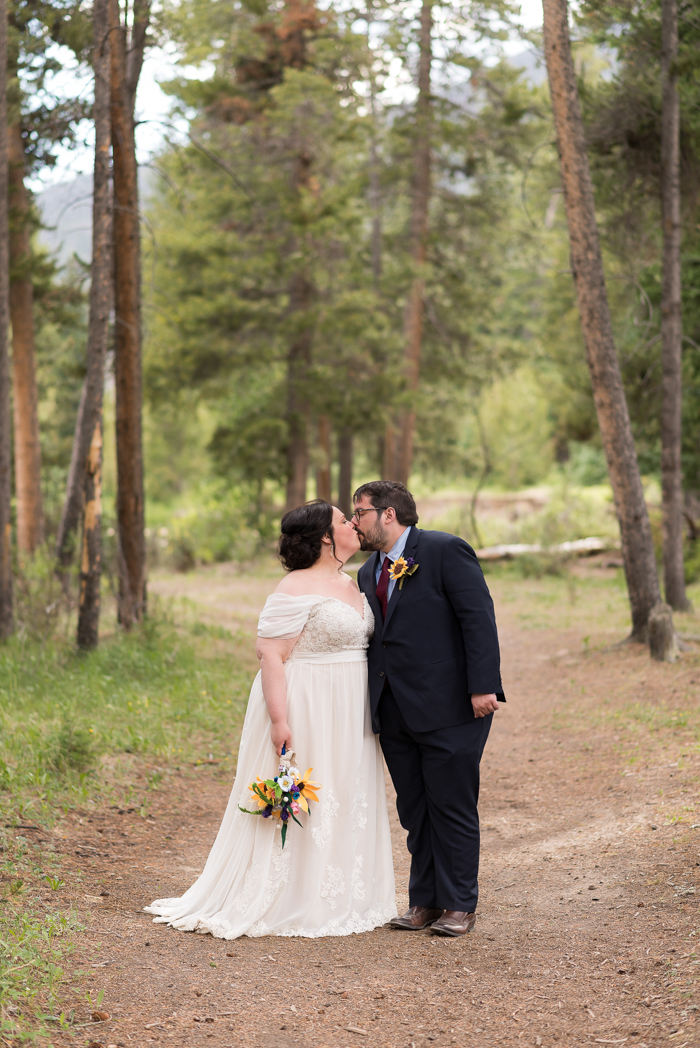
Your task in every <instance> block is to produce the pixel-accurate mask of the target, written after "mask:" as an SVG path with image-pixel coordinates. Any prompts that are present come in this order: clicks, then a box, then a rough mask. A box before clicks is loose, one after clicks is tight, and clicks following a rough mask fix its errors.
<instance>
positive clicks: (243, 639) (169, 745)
mask: <svg viewBox="0 0 700 1048" xmlns="http://www.w3.org/2000/svg"><path fill="white" fill-rule="evenodd" d="M256 669H257V661H256V659H255V655H254V650H253V645H252V643H251V637H250V636H249V635H248V634H240V635H232V634H231V633H229V632H228V631H227V630H223V629H221V628H220V627H216V626H207V625H205V624H202V623H199V622H192V621H187V622H185V623H180V624H178V625H176V624H175V623H173V622H172V621H168V620H167V619H163V618H161V619H153V618H151V619H149V621H148V623H147V624H146V625H145V626H144V627H143V628H140V629H137V630H134V631H133V633H131V634H124V633H122V632H121V631H118V632H116V633H114V634H113V635H110V636H107V637H106V638H104V639H103V640H102V641H101V643H100V647H99V648H98V649H97V650H96V651H94V652H90V653H87V654H80V653H78V652H77V651H76V650H75V647H74V646H73V644H72V643H70V642H69V641H67V640H56V639H54V640H48V641H41V640H38V639H31V638H30V637H29V636H28V635H27V634H26V633H25V635H24V637H22V636H18V637H14V638H13V639H12V640H11V641H10V642H9V643H8V644H6V645H5V646H3V647H1V648H0V1038H1V1037H3V1036H4V1037H5V1038H12V1039H18V1040H20V1041H28V1040H37V1039H38V1040H39V1041H41V1042H42V1043H45V1042H46V1038H50V1035H51V1030H56V1029H57V1028H59V1027H62V1028H63V1029H64V1030H65V1031H67V1030H69V1029H70V1028H71V1025H72V1018H71V1016H66V1015H65V1014H63V1013H61V1012H60V1009H59V1014H58V1015H56V1014H53V1012H54V1011H55V1010H56V1009H55V1007H54V1005H55V1001H56V994H57V991H58V987H59V985H60V982H61V978H62V965H61V960H62V958H63V957H64V956H65V954H66V953H67V952H70V950H71V949H72V945H73V940H74V936H75V933H76V932H77V930H78V927H79V926H78V923H77V920H76V918H75V915H74V914H73V913H72V911H70V910H68V909H66V908H65V906H64V904H62V902H61V893H60V889H61V888H62V887H63V882H62V881H61V879H60V877H59V875H58V873H57V870H56V862H55V859H54V857H53V855H52V852H51V848H50V847H49V848H46V847H44V846H43V845H39V844H36V843H33V842H32V841H31V840H29V839H28V838H29V837H31V836H32V835H31V833H28V834H27V835H26V836H24V835H23V833H22V827H23V826H24V825H25V824H31V825H34V826H37V825H38V826H50V825H51V824H52V823H53V822H54V821H55V819H56V818H57V817H58V816H59V815H60V814H61V812H63V811H67V810H69V809H71V808H74V807H76V806H81V807H87V808H89V807H92V806H96V805H99V804H104V803H119V804H120V805H121V804H127V803H129V804H131V805H133V806H135V807H139V808H140V810H141V812H142V814H144V813H145V811H146V809H147V807H148V802H149V796H150V791H151V790H154V789H157V788H158V786H159V784H160V782H161V781H162V779H163V777H164V776H165V775H166V774H168V772H169V771H170V770H172V769H174V768H177V767H179V766H180V765H181V764H182V765H184V764H197V763H199V762H202V761H204V760H207V759H209V757H210V756H212V755H215V756H216V759H217V760H218V761H219V762H220V763H221V764H222V765H223V767H224V768H226V767H227V766H228V767H229V768H230V767H231V766H232V764H233V762H234V760H235V756H236V747H237V743H238V738H239V735H240V729H241V725H242V721H243V715H244V712H245V704H246V701H247V697H248V692H249V689H250V684H251V681H252V677H253V674H254V673H255V672H256ZM54 892H55V896H54Z"/></svg>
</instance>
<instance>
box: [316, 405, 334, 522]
mask: <svg viewBox="0 0 700 1048" xmlns="http://www.w3.org/2000/svg"><path fill="white" fill-rule="evenodd" d="M318 450H319V453H320V455H321V456H322V461H321V462H319V464H318V466H317V467H316V498H317V499H323V500H324V501H325V502H330V501H331V500H332V497H333V496H332V492H331V420H330V419H329V418H328V415H321V416H320V417H319V420H318Z"/></svg>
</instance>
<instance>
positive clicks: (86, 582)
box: [77, 416, 102, 650]
mask: <svg viewBox="0 0 700 1048" xmlns="http://www.w3.org/2000/svg"><path fill="white" fill-rule="evenodd" d="M84 492H85V512H84V514H83V549H82V555H81V558H80V603H79V610H78V632H77V643H78V647H79V648H83V649H84V650H85V649H89V648H96V647H97V642H98V640H99V627H100V577H101V574H102V566H101V559H102V417H101V416H100V419H99V420H98V423H97V425H96V426H95V432H94V433H93V435H92V444H91V445H90V454H89V455H88V457H87V461H86V463H85V487H84Z"/></svg>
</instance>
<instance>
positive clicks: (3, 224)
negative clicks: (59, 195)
mask: <svg viewBox="0 0 700 1048" xmlns="http://www.w3.org/2000/svg"><path fill="white" fill-rule="evenodd" d="M7 169H8V150H7V0H0V639H1V640H5V639H6V638H7V637H9V636H10V634H11V633H12V630H13V615H12V524H11V519H10V501H11V496H12V463H11V457H12V447H11V441H12V437H11V427H10V362H9V359H8V356H7V326H8V322H9V312H10V303H9V268H10V242H9V229H8V221H7Z"/></svg>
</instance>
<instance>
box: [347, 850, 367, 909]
mask: <svg viewBox="0 0 700 1048" xmlns="http://www.w3.org/2000/svg"><path fill="white" fill-rule="evenodd" d="M363 862H364V859H363V857H362V856H361V855H356V856H355V865H354V866H353V869H352V884H351V886H350V890H351V892H352V897H353V899H364V897H365V882H364V881H363V880H360V875H361V873H362V865H363Z"/></svg>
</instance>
